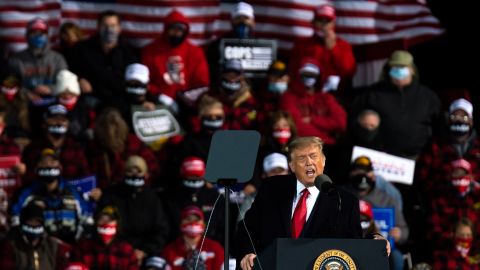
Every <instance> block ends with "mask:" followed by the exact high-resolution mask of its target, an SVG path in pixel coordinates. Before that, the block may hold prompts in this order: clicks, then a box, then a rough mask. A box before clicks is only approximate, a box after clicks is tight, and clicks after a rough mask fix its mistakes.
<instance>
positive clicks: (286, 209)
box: [279, 175, 297, 236]
mask: <svg viewBox="0 0 480 270" xmlns="http://www.w3.org/2000/svg"><path fill="white" fill-rule="evenodd" d="M291 179H292V180H291V181H288V184H287V185H286V189H285V194H284V195H280V196H281V197H280V201H279V202H280V205H279V209H280V211H281V215H282V221H283V224H284V227H285V231H286V235H289V236H290V235H291V234H292V204H293V198H294V197H295V193H297V179H296V178H295V175H293V177H292V178H291Z"/></svg>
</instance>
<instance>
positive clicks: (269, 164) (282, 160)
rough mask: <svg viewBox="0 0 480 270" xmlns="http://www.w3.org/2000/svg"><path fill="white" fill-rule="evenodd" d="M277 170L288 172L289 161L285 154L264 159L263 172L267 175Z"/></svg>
mask: <svg viewBox="0 0 480 270" xmlns="http://www.w3.org/2000/svg"><path fill="white" fill-rule="evenodd" d="M275 168H282V169H285V170H288V160H287V157H286V156H285V155H284V154H280V153H271V154H270V155H268V156H266V157H265V158H264V159H263V171H264V172H265V173H268V172H269V171H271V170H273V169H275Z"/></svg>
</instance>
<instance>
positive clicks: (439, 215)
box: [429, 188, 480, 245]
mask: <svg viewBox="0 0 480 270" xmlns="http://www.w3.org/2000/svg"><path fill="white" fill-rule="evenodd" d="M462 217H466V218H469V219H470V220H471V221H472V222H473V223H474V224H475V234H476V235H478V233H480V193H478V192H476V193H470V194H468V195H467V196H465V197H464V198H460V197H458V196H457V195H456V194H455V192H454V191H453V188H452V191H450V192H443V193H442V197H438V198H436V199H434V200H433V201H432V203H431V215H430V218H429V223H430V226H429V227H430V228H431V230H430V235H429V239H431V240H432V241H433V244H434V245H436V244H439V243H442V242H443V241H446V240H447V239H448V238H450V237H451V233H452V232H453V227H454V226H455V223H456V222H457V221H458V220H460V218H462Z"/></svg>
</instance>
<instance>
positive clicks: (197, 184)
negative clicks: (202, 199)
mask: <svg viewBox="0 0 480 270" xmlns="http://www.w3.org/2000/svg"><path fill="white" fill-rule="evenodd" d="M183 185H184V186H186V187H188V188H201V187H203V186H204V185H205V181H203V180H189V179H185V180H183Z"/></svg>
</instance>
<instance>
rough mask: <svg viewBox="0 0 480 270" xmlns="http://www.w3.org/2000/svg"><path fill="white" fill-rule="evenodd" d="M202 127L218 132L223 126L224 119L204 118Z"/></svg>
mask: <svg viewBox="0 0 480 270" xmlns="http://www.w3.org/2000/svg"><path fill="white" fill-rule="evenodd" d="M201 120H202V127H204V128H205V129H207V130H218V129H220V128H221V127H222V126H223V118H213V117H202V118H201Z"/></svg>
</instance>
